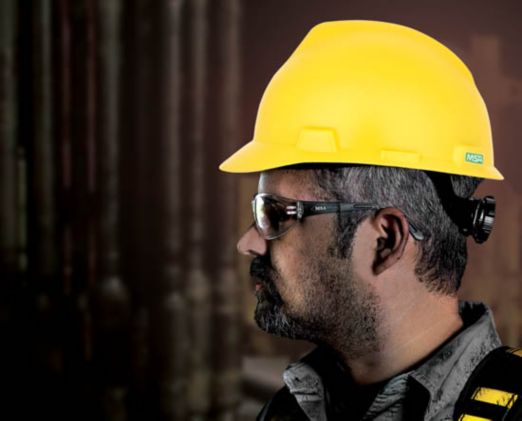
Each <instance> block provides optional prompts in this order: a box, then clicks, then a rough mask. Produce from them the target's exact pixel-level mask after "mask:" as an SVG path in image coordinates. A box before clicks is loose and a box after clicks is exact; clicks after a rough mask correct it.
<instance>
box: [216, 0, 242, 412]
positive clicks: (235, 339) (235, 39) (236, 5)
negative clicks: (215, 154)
mask: <svg viewBox="0 0 522 421" xmlns="http://www.w3.org/2000/svg"><path fill="white" fill-rule="evenodd" d="M219 18H220V21H219V28H220V29H219V31H220V34H221V37H220V39H219V49H220V53H221V56H222V60H221V62H222V66H223V69H222V72H221V74H222V75H223V81H222V86H223V88H222V89H223V90H222V93H221V95H222V96H221V101H222V102H221V107H220V111H221V116H220V121H221V127H220V133H219V139H220V140H221V146H220V153H219V155H220V156H226V155H227V154H228V153H229V151H230V150H231V149H233V148H236V147H237V145H238V144H239V139H238V138H239V127H238V124H239V123H238V122H239V121H240V117H239V90H240V41H239V40H240V2H239V0H222V8H221V12H220V16H219ZM218 190H219V191H220V199H221V200H220V207H221V215H220V216H221V217H220V223H221V228H220V229H221V231H220V234H221V235H220V239H221V243H220V247H219V265H220V269H219V275H218V276H219V279H218V281H217V282H216V283H215V286H214V288H215V289H214V297H215V300H214V302H215V303H216V304H215V306H216V307H215V310H214V311H215V320H216V322H215V329H216V334H215V335H214V338H215V342H214V347H215V349H216V350H217V352H218V355H217V357H218V358H217V359H216V363H215V378H214V387H213V394H214V405H215V407H216V408H215V409H216V411H217V414H218V416H217V419H219V420H231V419H234V412H235V410H236V408H237V406H238V404H239V402H240V399H241V395H240V382H241V381H240V337H239V335H240V307H239V306H240V297H239V286H238V281H237V277H236V271H235V247H234V245H235V237H236V231H235V226H236V225H235V224H236V210H237V209H236V180H235V179H234V178H233V177H232V176H231V175H229V174H222V175H221V176H220V178H219V186H218ZM220 350H222V351H223V352H220Z"/></svg>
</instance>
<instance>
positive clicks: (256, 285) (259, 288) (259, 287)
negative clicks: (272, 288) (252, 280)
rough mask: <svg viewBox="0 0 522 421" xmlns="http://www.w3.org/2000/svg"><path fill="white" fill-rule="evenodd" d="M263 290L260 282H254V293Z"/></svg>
mask: <svg viewBox="0 0 522 421" xmlns="http://www.w3.org/2000/svg"><path fill="white" fill-rule="evenodd" d="M263 289H265V287H264V286H263V284H261V283H260V282H256V284H255V291H256V292H259V291H262V290H263Z"/></svg>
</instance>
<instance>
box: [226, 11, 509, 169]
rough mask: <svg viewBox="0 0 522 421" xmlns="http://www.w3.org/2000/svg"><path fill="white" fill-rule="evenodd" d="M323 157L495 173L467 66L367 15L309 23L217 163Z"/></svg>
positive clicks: (424, 39) (266, 163)
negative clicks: (243, 138)
mask: <svg viewBox="0 0 522 421" xmlns="http://www.w3.org/2000/svg"><path fill="white" fill-rule="evenodd" d="M323 162H324V163H354V164H369V165H385V166H393V167H405V168H415V169H424V170H431V171H438V172H444V173H451V174H462V175H470V176H476V177H482V178H492V179H502V175H501V174H500V172H499V171H498V170H497V169H496V168H495V167H494V162H493V146H492V139H491V129H490V123H489V117H488V113H487V109H486V107H485V104H484V101H483V100H482V97H481V96H480V93H479V91H478V89H477V87H476V86H475V83H474V80H473V77H472V75H471V73H470V71H469V70H468V68H467V67H466V65H465V64H464V63H463V62H462V61H461V60H460V59H459V58H458V57H457V56H456V55H455V54H454V53H453V52H451V51H450V50H449V49H448V48H446V47H445V46H444V45H442V44H440V43H439V42H438V41H436V40H434V39H433V38H431V37H429V36H427V35H425V34H423V33H421V32H419V31H416V30H414V29H411V28H407V27H404V26H401V25H396V24H391V23H385V22H375V21H338V22H326V23H322V24H319V25H317V26H316V27H314V28H313V29H312V30H311V31H310V32H309V33H308V35H307V36H306V37H305V38H304V40H303V41H302V42H301V44H300V45H299V46H298V47H297V49H296V50H295V51H294V53H293V54H292V55H291V56H290V58H289V59H288V60H287V61H286V63H284V65H283V66H282V67H281V68H280V69H279V70H278V71H277V73H276V74H275V75H274V76H273V78H272V80H271V81H270V83H269V85H268V87H267V88H266V90H265V93H264V95H263V98H262V100H261V103H260V106H259V110H258V114H257V119H256V126H255V131H254V138H253V140H252V141H251V142H249V143H248V144H247V145H245V146H244V147H243V148H242V149H240V150H239V151H238V152H236V153H235V154H234V155H232V156H231V157H230V158H229V159H228V160H226V161H225V162H224V163H223V164H222V165H221V167H220V168H221V169H222V170H224V171H229V172H257V171H262V170H267V169H271V168H277V167H282V166H287V165H293V164H300V163H323Z"/></svg>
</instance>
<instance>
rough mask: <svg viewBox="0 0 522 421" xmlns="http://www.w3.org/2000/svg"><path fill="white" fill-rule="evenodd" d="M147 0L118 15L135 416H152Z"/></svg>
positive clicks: (124, 272) (125, 270)
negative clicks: (120, 46)
mask: <svg viewBox="0 0 522 421" xmlns="http://www.w3.org/2000/svg"><path fill="white" fill-rule="evenodd" d="M150 9H151V2H150V1H147V0H134V1H128V2H126V3H125V7H124V8H123V13H124V15H123V16H122V25H123V26H122V32H123V39H124V41H125V42H124V44H123V51H122V53H123V56H122V68H123V69H129V71H125V72H122V73H123V74H122V80H123V83H124V87H123V88H122V92H121V96H122V99H121V112H120V130H119V132H120V139H121V140H120V144H121V148H120V163H121V168H120V173H121V176H120V190H121V202H120V208H121V209H124V210H125V211H122V212H120V221H121V228H125V227H132V228H131V229H121V252H122V256H121V261H122V265H121V276H122V278H123V280H124V281H125V284H126V285H128V287H129V291H130V293H131V297H132V298H131V301H132V312H131V315H130V318H131V320H130V341H131V345H130V352H131V355H130V363H129V364H130V380H129V382H130V388H129V395H128V402H129V406H128V411H129V414H132V417H133V418H134V419H136V420H146V419H148V418H154V416H153V415H152V413H151V411H152V408H151V399H150V397H151V393H149V387H150V384H149V379H150V376H149V370H150V364H149V361H148V356H149V354H150V344H149V332H150V329H149V309H148V306H147V302H148V296H149V292H150V290H151V288H150V284H149V280H150V278H151V271H150V267H151V265H150V264H149V263H148V262H149V261H150V259H149V256H150V253H151V247H150V246H149V244H150V243H149V241H148V236H149V235H150V234H149V230H148V229H147V228H148V227H147V221H148V220H150V218H148V216H149V215H147V209H149V208H150V204H149V203H150V202H149V200H148V195H150V186H148V185H147V181H148V180H149V179H150V178H149V177H148V176H147V171H146V164H147V161H148V160H147V157H148V155H150V153H151V149H152V147H151V143H150V142H149V141H147V140H148V139H152V138H154V135H153V134H151V133H150V130H149V127H150V126H151V125H150V124H149V123H150V121H151V116H152V115H154V114H155V113H154V112H151V108H150V104H151V102H152V101H151V100H150V85H151V81H152V77H151V69H153V68H154V66H152V51H151V48H150V43H149V40H150V35H151V27H152V26H153V25H151V15H152V14H151V11H150Z"/></svg>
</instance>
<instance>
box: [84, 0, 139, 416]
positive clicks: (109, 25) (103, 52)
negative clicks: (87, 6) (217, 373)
mask: <svg viewBox="0 0 522 421" xmlns="http://www.w3.org/2000/svg"><path fill="white" fill-rule="evenodd" d="M96 6H97V7H96V12H97V19H96V21H97V23H98V38H97V44H98V57H97V70H98V72H97V75H98V77H97V82H98V84H97V88H98V90H97V92H98V94H97V104H98V105H97V107H96V109H97V111H98V114H97V127H96V129H97V130H96V134H97V139H96V140H97V141H96V147H95V151H96V160H95V161H96V170H95V180H96V181H97V188H96V192H97V197H98V206H99V208H98V211H99V213H98V219H97V221H96V225H97V230H96V231H97V237H98V238H97V248H96V250H97V277H98V282H97V285H96V293H97V294H96V295H97V297H96V298H97V300H96V301H97V305H96V310H97V311H96V318H97V328H98V329H97V331H96V337H97V343H96V354H97V360H98V361H100V362H101V366H100V367H99V368H100V369H101V373H100V374H101V376H102V377H101V381H102V384H103V386H104V387H103V389H104V390H103V398H102V400H103V412H104V415H105V417H106V418H107V419H110V420H115V421H123V420H126V419H127V418H128V414H127V408H126V397H127V393H128V385H127V380H126V378H127V371H128V369H129V367H128V366H127V362H128V355H129V343H128V341H127V335H128V328H127V324H128V319H129V313H130V308H129V307H130V302H129V301H130V297H129V291H128V289H127V287H126V286H125V285H124V284H123V282H122V279H121V276H120V250H119V242H118V216H119V189H118V187H119V178H118V175H119V148H118V144H119V141H120V136H119V134H120V131H119V106H120V102H119V98H120V96H119V95H120V77H121V71H120V62H121V39H120V35H121V31H120V28H121V15H122V4H121V1H120V0H97V1H96ZM92 123H93V124H94V122H92Z"/></svg>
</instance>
